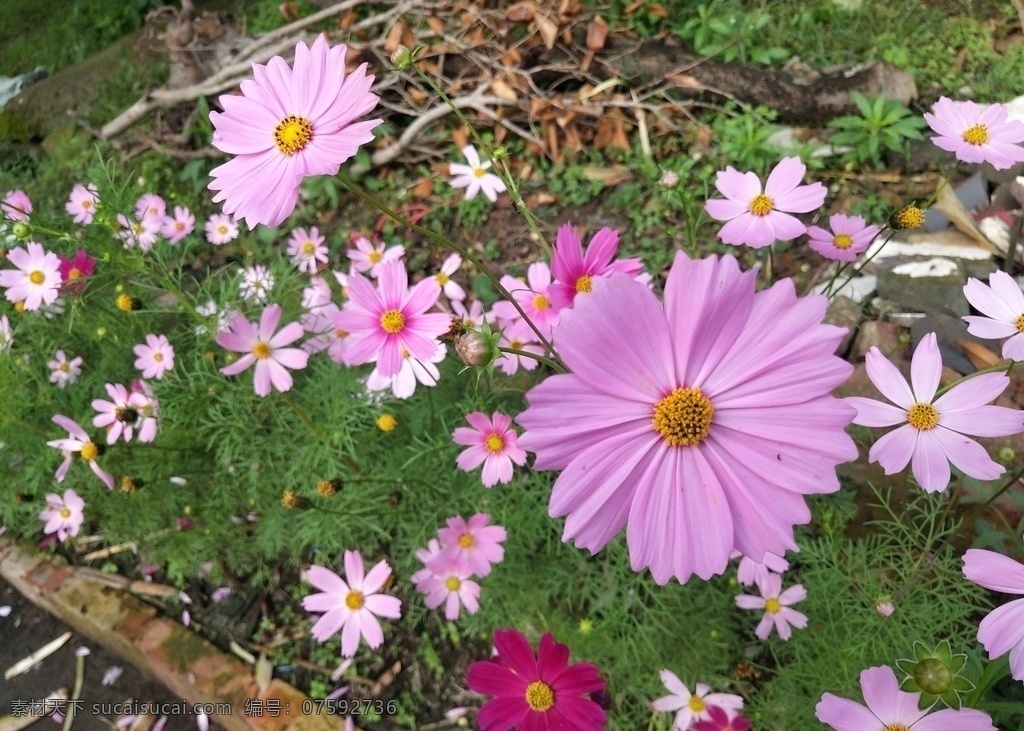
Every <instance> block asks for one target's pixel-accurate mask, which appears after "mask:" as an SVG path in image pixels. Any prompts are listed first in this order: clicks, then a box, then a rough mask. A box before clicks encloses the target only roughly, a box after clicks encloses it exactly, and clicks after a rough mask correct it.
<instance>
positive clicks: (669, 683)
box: [651, 668, 743, 731]
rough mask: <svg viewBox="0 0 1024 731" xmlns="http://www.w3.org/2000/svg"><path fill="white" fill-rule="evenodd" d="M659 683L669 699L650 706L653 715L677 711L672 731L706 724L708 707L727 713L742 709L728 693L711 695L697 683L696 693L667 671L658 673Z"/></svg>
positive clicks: (741, 701)
mask: <svg viewBox="0 0 1024 731" xmlns="http://www.w3.org/2000/svg"><path fill="white" fill-rule="evenodd" d="M661 682H662V683H664V684H665V687H666V688H668V692H669V695H666V696H662V697H661V698H658V699H657V700H655V701H652V702H651V706H652V707H653V708H654V710H656V711H665V712H672V711H679V713H677V714H676V718H675V721H673V723H672V731H687V729H690V728H692V727H693V724H694V722H695V721H706V720H708V719H710V718H711V713H710V709H711V707H712V706H714V707H717V708H723V709H727V710H730V711H739V710H740V709H741V708H743V699H742V698H740V697H739V696H738V695H733V694H732V693H712V692H711V686H709V685H708V684H706V683H697V687H696V692H695V693H692V694H691V693H690V689H689V688H687V687H686V685H685V684H684V683H683V681H681V680H680V679H679V676H678V675H676V674H675V673H673V672H672V671H671V670H669V669H668V668H665V669H664V670H662V671H661Z"/></svg>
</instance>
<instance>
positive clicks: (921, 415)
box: [907, 402, 939, 431]
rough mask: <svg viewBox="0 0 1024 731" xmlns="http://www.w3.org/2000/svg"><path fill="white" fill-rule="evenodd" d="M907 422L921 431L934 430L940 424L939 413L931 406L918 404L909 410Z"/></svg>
mask: <svg viewBox="0 0 1024 731" xmlns="http://www.w3.org/2000/svg"><path fill="white" fill-rule="evenodd" d="M907 421H909V422H910V425H911V426H913V427H917V428H918V429H920V430H921V431H928V430H929V429H934V428H935V427H936V426H937V425H938V423H939V412H938V411H936V410H935V407H934V406H932V405H931V404H923V403H920V402H919V403H916V404H914V405H913V406H911V407H910V408H909V409H908V410H907Z"/></svg>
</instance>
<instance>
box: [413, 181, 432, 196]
mask: <svg viewBox="0 0 1024 731" xmlns="http://www.w3.org/2000/svg"><path fill="white" fill-rule="evenodd" d="M433 192H434V181H433V180H432V179H430V178H425V179H424V180H421V181H420V182H419V183H417V184H416V185H415V186H413V189H412V196H413V198H429V197H430V195H431V194H432V193H433Z"/></svg>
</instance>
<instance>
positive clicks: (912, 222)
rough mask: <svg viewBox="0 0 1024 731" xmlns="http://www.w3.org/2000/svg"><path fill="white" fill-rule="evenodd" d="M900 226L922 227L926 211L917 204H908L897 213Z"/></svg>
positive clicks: (897, 221)
mask: <svg viewBox="0 0 1024 731" xmlns="http://www.w3.org/2000/svg"><path fill="white" fill-rule="evenodd" d="M896 223H897V224H899V226H900V228H921V227H922V226H924V211H922V210H921V209H920V208H918V207H917V206H906V207H904V208H902V209H901V210H900V212H899V213H897V214H896Z"/></svg>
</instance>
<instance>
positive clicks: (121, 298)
mask: <svg viewBox="0 0 1024 731" xmlns="http://www.w3.org/2000/svg"><path fill="white" fill-rule="evenodd" d="M117 309H119V310H121V311H123V312H131V311H132V310H133V309H135V300H133V299H132V298H131V296H130V295H127V294H119V295H118V296H117Z"/></svg>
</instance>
